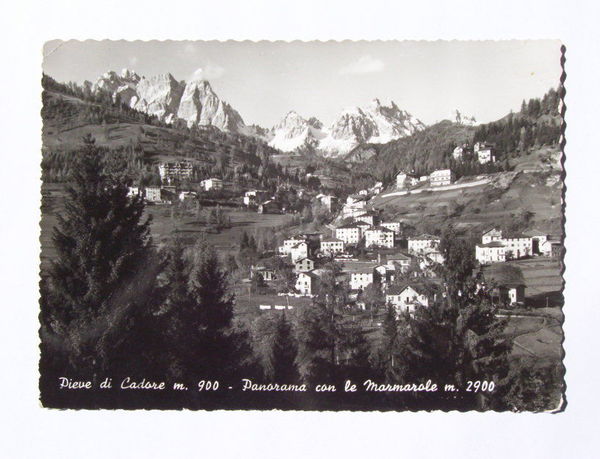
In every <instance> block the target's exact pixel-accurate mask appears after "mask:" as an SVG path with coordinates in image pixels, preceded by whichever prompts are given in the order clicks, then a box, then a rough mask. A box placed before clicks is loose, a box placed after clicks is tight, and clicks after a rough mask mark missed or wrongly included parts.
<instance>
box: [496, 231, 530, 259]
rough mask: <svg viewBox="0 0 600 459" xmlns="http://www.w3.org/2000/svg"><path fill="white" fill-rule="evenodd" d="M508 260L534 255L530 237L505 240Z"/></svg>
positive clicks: (503, 240)
mask: <svg viewBox="0 0 600 459" xmlns="http://www.w3.org/2000/svg"><path fill="white" fill-rule="evenodd" d="M502 242H503V243H504V246H505V247H506V258H507V259H518V258H523V257H530V256H531V255H533V241H532V239H531V238H530V237H521V236H518V237H509V238H503V239H502Z"/></svg>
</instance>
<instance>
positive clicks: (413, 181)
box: [396, 172, 419, 188]
mask: <svg viewBox="0 0 600 459" xmlns="http://www.w3.org/2000/svg"><path fill="white" fill-rule="evenodd" d="M418 183H419V177H417V176H416V175H414V174H411V173H407V172H400V173H399V174H398V175H397V176H396V186H397V187H398V188H408V187H411V186H415V185H417V184H418Z"/></svg>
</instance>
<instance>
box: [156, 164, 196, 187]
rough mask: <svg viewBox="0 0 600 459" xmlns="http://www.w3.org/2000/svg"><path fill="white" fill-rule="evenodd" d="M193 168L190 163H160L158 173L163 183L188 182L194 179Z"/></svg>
mask: <svg viewBox="0 0 600 459" xmlns="http://www.w3.org/2000/svg"><path fill="white" fill-rule="evenodd" d="M192 172H193V167H192V163H190V162H189V161H176V162H168V163H160V164H159V165H158V173H159V174H160V179H161V181H163V182H164V181H167V182H169V183H170V182H171V181H172V180H174V179H177V180H188V179H190V178H191V177H192Z"/></svg>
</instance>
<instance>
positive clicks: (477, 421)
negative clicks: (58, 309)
mask: <svg viewBox="0 0 600 459" xmlns="http://www.w3.org/2000/svg"><path fill="white" fill-rule="evenodd" d="M572 3H575V2H572ZM4 9H5V10H6V11H4V12H3V14H2V15H1V19H0V21H2V32H1V33H2V35H3V40H2V47H3V51H4V52H3V53H2V54H3V56H4V65H3V66H2V70H0V78H1V81H2V84H1V86H0V88H1V89H0V90H1V91H2V102H1V105H0V106H1V107H2V112H1V116H2V128H3V129H2V131H1V135H0V143H1V147H2V148H1V150H0V152H1V154H2V166H1V167H0V174H1V178H2V181H1V182H0V183H1V184H2V189H3V192H4V193H3V197H2V199H1V200H0V202H1V205H2V213H1V214H0V231H1V232H2V239H1V241H2V244H1V245H0V259H1V260H2V264H1V266H0V269H1V270H2V273H1V274H2V275H1V276H0V279H1V280H0V282H2V287H3V288H2V293H3V301H2V306H3V307H2V314H1V315H0V327H1V333H0V336H1V337H2V346H0V354H1V356H2V370H3V371H2V372H1V374H2V376H0V396H1V397H2V405H0V406H1V411H2V415H1V416H2V425H1V427H0V452H3V453H4V454H1V455H2V456H4V457H61V458H63V457H105V458H109V457H110V458H112V457H126V456H127V457H170V456H208V457H219V458H220V457H260V458H270V457H273V458H278V457H302V458H312V457H365V458H366V457H375V458H377V457H384V455H385V457H392V456H393V457H398V456H400V457H404V456H407V457H411V458H415V457H428V456H431V455H434V454H437V455H441V456H442V457H448V456H450V457H478V458H488V457H544V458H550V457H592V456H594V455H595V454H597V452H596V450H595V447H594V446H593V444H594V443H596V442H597V440H596V438H597V435H596V431H597V427H596V426H597V425H598V396H597V386H598V382H599V381H598V375H599V372H598V368H597V361H598V358H597V352H598V351H597V348H596V341H597V340H596V339H595V338H596V336H597V335H598V333H597V332H596V330H597V326H598V323H600V321H599V320H598V319H599V312H598V311H599V308H598V307H599V306H600V301H599V299H598V289H597V288H595V287H596V285H597V284H598V263H597V261H596V260H598V256H599V253H598V243H597V240H598V239H597V234H598V227H599V218H598V212H597V211H598V208H599V204H598V199H597V197H598V183H599V182H600V170H599V162H598V155H599V154H600V153H599V152H598V146H597V135H596V134H597V132H598V121H597V119H598V115H597V112H598V107H600V104H599V103H598V102H599V101H598V88H599V86H600V85H599V84H598V82H599V78H598V77H599V74H598V69H599V66H598V59H599V56H600V53H599V49H598V48H599V45H598V43H599V40H598V38H599V37H598V33H597V32H596V27H597V24H596V22H597V20H598V18H599V17H600V15H599V12H600V11H599V7H598V5H597V3H596V4H595V3H594V1H593V0H590V1H581V2H578V3H577V4H576V5H574V6H571V3H567V2H565V1H562V2H559V1H555V0H550V1H549V0H541V1H529V2H525V1H523V0H519V1H515V0H510V1H509V0H500V1H493V2H492V1H488V2H482V1H458V0H457V1H454V2H442V1H440V2H431V1H423V0H420V1H412V2H398V1H396V2H389V4H388V2H382V1H374V0H371V1H367V2H364V1H363V2H355V3H351V2H348V1H335V2H327V1H324V0H321V1H304V2H300V1H295V2H286V3H284V2H282V1H276V0H273V1H256V2H252V3H251V2H244V1H239V2H228V1H219V2H216V1H215V2H200V1H189V2H183V1H177V0H172V1H169V2H166V1H156V0H144V1H142V2H125V1H123V0H121V1H114V0H104V1H102V2H93V3H92V2H80V3H77V4H75V3H74V2H69V1H65V0H61V1H58V0H55V1H52V2H33V1H20V2H18V3H17V2H12V4H11V6H10V7H9V8H8V10H7V8H6V7H5V8H4ZM54 38H60V39H70V38H78V39H85V38H94V39H104V38H112V39H129V40H134V39H223V40H225V39H254V40H256V39H284V40H292V39H303V40H312V39H320V40H329V39H336V40H341V39H430V40H435V39H510V38H559V39H561V40H562V41H563V42H564V43H565V44H566V46H567V74H568V77H567V83H566V86H567V99H566V104H567V107H568V109H567V123H568V128H567V134H566V137H567V148H566V154H567V162H566V169H567V227H566V234H567V241H566V244H567V255H566V265H567V271H566V276H565V277H566V285H567V286H566V292H565V293H566V306H565V314H566V323H565V327H564V329H565V334H566V342H565V350H566V358H565V364H566V367H567V385H568V390H567V398H568V402H569V405H568V407H567V409H566V412H564V413H562V414H557V415H539V414H538V415H533V414H519V415H515V414H510V413H509V414H495V413H485V414H480V413H469V414H460V413H449V414H444V413H434V414H431V413H310V412H308V413H306V412H286V413H281V412H160V411H151V412H145V411H138V412H122V411H121V412H109V411H102V412H89V411H82V412H75V411H69V412H61V411H51V410H45V409H42V408H40V406H39V404H38V402H37V396H38V390H37V380H38V374H37V358H38V349H37V343H38V340H37V328H38V322H37V313H38V306H37V301H38V291H37V288H38V286H37V282H38V263H39V258H38V257H39V242H38V237H39V226H38V221H39V215H40V211H39V205H40V200H39V186H40V181H39V177H40V170H39V164H40V160H41V154H40V145H41V143H40V128H41V120H40V116H39V110H40V108H41V105H40V92H41V86H40V77H41V60H42V54H41V53H42V44H43V42H44V41H46V40H49V39H54Z"/></svg>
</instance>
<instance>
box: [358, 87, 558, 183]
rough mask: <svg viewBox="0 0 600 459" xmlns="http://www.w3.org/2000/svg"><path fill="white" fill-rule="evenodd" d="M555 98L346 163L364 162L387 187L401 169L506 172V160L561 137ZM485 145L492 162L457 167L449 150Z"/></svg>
mask: <svg viewBox="0 0 600 459" xmlns="http://www.w3.org/2000/svg"><path fill="white" fill-rule="evenodd" d="M559 100H560V98H559V94H558V92H557V91H556V90H554V89H550V91H548V93H547V94H546V95H544V97H543V98H541V99H531V100H529V101H528V102H526V101H523V104H522V107H521V111H519V112H518V113H510V114H509V115H507V116H505V117H504V118H502V119H500V120H498V121H495V122H492V123H487V124H482V125H479V126H468V125H464V124H460V123H455V122H451V121H448V120H444V121H441V122H439V123H436V124H434V125H432V126H428V127H427V128H425V129H424V130H422V131H420V132H417V133H416V134H414V135H412V136H410V137H405V138H402V139H399V140H395V141H392V142H389V143H387V144H383V145H375V144H370V145H365V146H360V147H357V148H356V149H355V150H354V151H352V152H351V153H350V154H349V155H348V156H347V159H348V160H350V161H357V160H358V161H364V162H365V164H366V169H368V170H372V171H373V174H374V175H375V177H376V178H377V179H379V180H383V181H384V183H386V184H387V183H391V181H392V180H393V177H394V176H395V174H396V173H397V172H398V171H400V170H406V171H414V172H415V173H416V174H418V175H425V174H428V173H430V172H431V171H433V170H435V169H442V168H448V167H451V168H452V169H453V170H454V171H455V172H456V173H457V175H458V176H459V177H460V176H462V175H472V174H477V173H491V172H498V171H504V170H510V167H511V166H510V162H509V161H507V160H510V158H515V157H519V156H521V155H524V154H526V153H527V152H528V151H530V150H531V149H534V148H539V147H542V146H550V145H556V144H557V143H558V140H559V137H560V125H561V119H560V116H559V112H558V104H559ZM474 142H488V143H491V144H493V145H494V147H495V154H496V160H497V161H496V163H495V164H493V165H490V164H487V165H480V164H479V163H477V161H475V160H474V159H473V160H471V161H462V162H461V163H457V162H455V161H454V160H453V159H452V151H453V150H454V148H455V147H456V146H458V145H462V144H464V143H467V144H471V145H472V144H473V143H474Z"/></svg>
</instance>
